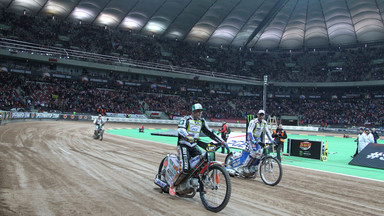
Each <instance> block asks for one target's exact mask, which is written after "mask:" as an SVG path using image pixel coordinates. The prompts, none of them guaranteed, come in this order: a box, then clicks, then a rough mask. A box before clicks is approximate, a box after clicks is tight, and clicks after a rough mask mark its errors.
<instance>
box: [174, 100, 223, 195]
mask: <svg viewBox="0 0 384 216" xmlns="http://www.w3.org/2000/svg"><path fill="white" fill-rule="evenodd" d="M202 113H203V107H202V106H201V104H199V103H196V104H194V105H193V106H192V115H190V116H185V117H184V118H182V119H181V120H180V122H179V125H178V129H177V131H178V142H177V152H178V156H179V161H180V165H179V169H178V171H177V173H176V175H175V177H174V178H173V179H172V183H171V185H170V187H169V194H170V195H172V196H174V195H175V190H174V186H177V185H178V184H180V183H181V182H182V181H183V179H184V178H185V177H186V176H187V175H188V173H189V169H190V164H189V159H190V158H191V157H195V156H197V155H201V152H200V150H199V149H198V148H197V145H198V146H200V147H202V148H205V147H206V146H204V144H206V143H204V142H201V141H198V138H199V136H200V132H203V133H204V134H205V135H207V136H208V137H209V138H211V139H212V140H214V141H216V142H218V143H220V144H221V145H226V143H225V142H224V140H222V139H221V138H220V137H219V136H218V135H216V134H215V133H214V132H213V131H212V130H211V129H210V128H209V127H208V125H207V122H206V121H205V119H203V118H201V115H202Z"/></svg>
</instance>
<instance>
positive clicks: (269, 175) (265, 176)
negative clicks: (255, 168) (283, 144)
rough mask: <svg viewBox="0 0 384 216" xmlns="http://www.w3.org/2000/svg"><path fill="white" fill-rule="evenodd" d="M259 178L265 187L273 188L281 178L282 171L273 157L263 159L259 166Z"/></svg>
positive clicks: (278, 162)
mask: <svg viewBox="0 0 384 216" xmlns="http://www.w3.org/2000/svg"><path fill="white" fill-rule="evenodd" d="M260 177H261V180H263V182H264V183H265V184H266V185H269V186H275V185H277V184H279V182H280V180H281V178H282V177H283V169H282V167H281V164H280V161H279V160H277V159H276V158H275V157H271V156H268V157H266V158H264V159H263V160H262V162H261V165H260Z"/></svg>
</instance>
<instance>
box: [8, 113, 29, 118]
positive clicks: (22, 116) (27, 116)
mask: <svg viewBox="0 0 384 216" xmlns="http://www.w3.org/2000/svg"><path fill="white" fill-rule="evenodd" d="M29 117H30V114H29V113H24V112H12V119H25V118H29Z"/></svg>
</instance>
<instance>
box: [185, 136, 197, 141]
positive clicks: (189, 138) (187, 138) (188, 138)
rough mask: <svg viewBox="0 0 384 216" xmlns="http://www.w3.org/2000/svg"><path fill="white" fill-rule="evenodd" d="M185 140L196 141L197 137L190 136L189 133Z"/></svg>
mask: <svg viewBox="0 0 384 216" xmlns="http://www.w3.org/2000/svg"><path fill="white" fill-rule="evenodd" d="M185 140H187V141H188V142H190V143H193V142H195V138H193V137H192V136H189V135H187V136H186V137H185Z"/></svg>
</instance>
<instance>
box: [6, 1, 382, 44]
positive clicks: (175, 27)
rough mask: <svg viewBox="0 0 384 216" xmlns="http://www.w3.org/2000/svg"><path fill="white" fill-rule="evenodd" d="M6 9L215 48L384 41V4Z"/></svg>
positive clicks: (37, 5)
mask: <svg viewBox="0 0 384 216" xmlns="http://www.w3.org/2000/svg"><path fill="white" fill-rule="evenodd" d="M0 7H1V8H8V10H12V11H15V12H16V13H23V11H24V10H25V12H26V13H27V14H31V15H43V14H49V15H54V16H55V17H61V18H64V19H68V20H74V21H77V20H81V21H84V22H88V23H93V24H96V25H102V26H104V25H107V26H109V27H112V28H113V27H115V28H121V29H131V30H133V31H137V32H139V33H143V34H155V35H158V36H161V37H164V38H170V39H179V40H185V41H190V42H203V43H208V44H210V45H213V46H220V45H223V46H232V47H245V46H247V47H252V48H256V49H266V48H269V49H275V48H280V49H301V48H303V47H309V48H316V47H326V46H329V45H333V46H338V45H343V44H356V43H369V42H375V41H382V40H384V24H383V16H384V13H383V12H384V0H0Z"/></svg>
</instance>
